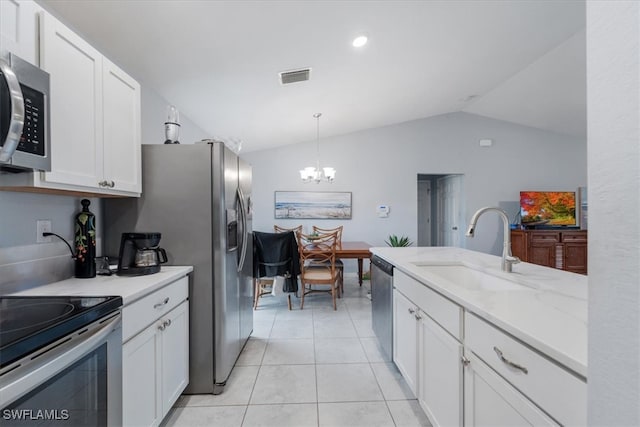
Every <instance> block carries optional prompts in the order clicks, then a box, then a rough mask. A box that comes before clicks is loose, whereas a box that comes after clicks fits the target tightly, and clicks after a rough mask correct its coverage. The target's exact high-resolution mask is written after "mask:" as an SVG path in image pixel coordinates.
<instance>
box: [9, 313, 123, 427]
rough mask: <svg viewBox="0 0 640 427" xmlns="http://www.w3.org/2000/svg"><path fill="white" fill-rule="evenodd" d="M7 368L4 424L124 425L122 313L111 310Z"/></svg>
mask: <svg viewBox="0 0 640 427" xmlns="http://www.w3.org/2000/svg"><path fill="white" fill-rule="evenodd" d="M3 371H4V373H3V374H2V375H1V376H0V407H1V408H2V410H1V413H0V424H1V425H2V426H27V425H29V426H31V425H38V426H57V425H64V426H120V425H122V321H121V314H120V312H117V313H112V314H110V315H109V316H106V317H104V318H102V319H100V320H98V321H96V322H94V323H92V324H91V325H89V326H87V327H85V328H82V329H80V330H78V331H76V332H74V333H73V334H71V335H68V336H67V337H64V338H63V339H61V340H58V341H56V342H54V343H52V344H50V345H48V346H46V347H45V348H42V349H39V350H37V351H36V352H34V354H31V355H29V356H27V357H25V358H23V359H21V360H19V361H17V362H15V363H12V364H11V365H9V366H7V367H6V368H3Z"/></svg>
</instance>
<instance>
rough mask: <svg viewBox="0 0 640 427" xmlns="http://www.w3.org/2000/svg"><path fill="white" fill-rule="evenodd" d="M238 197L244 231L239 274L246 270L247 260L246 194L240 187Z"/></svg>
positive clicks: (242, 232) (237, 192)
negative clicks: (245, 263)
mask: <svg viewBox="0 0 640 427" xmlns="http://www.w3.org/2000/svg"><path fill="white" fill-rule="evenodd" d="M236 195H237V197H238V201H239V202H240V209H238V210H239V211H240V223H241V224H242V231H241V233H239V234H241V239H242V240H241V248H242V249H241V252H240V260H239V261H238V272H241V271H242V269H243V268H244V262H245V259H246V258H247V236H246V234H247V212H246V210H245V206H244V194H243V192H242V189H241V188H240V187H238V190H237V191H236Z"/></svg>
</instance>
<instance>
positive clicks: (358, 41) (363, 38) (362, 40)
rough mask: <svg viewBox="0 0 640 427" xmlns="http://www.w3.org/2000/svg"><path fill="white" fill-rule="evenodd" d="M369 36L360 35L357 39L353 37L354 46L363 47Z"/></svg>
mask: <svg viewBox="0 0 640 427" xmlns="http://www.w3.org/2000/svg"><path fill="white" fill-rule="evenodd" d="M367 40H368V39H367V36H358V37H356V38H355V39H353V42H352V44H353V47H362V46H364V45H365V44H367Z"/></svg>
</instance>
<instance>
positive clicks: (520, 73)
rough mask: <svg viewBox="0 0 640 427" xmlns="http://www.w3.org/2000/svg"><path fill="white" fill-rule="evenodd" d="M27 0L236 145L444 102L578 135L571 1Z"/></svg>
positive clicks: (582, 86)
mask: <svg viewBox="0 0 640 427" xmlns="http://www.w3.org/2000/svg"><path fill="white" fill-rule="evenodd" d="M40 2H41V4H43V6H44V7H45V8H47V9H48V10H50V11H52V12H53V13H54V14H55V15H57V16H58V17H59V18H60V19H61V20H62V21H63V22H65V23H66V24H67V25H69V26H71V27H72V28H74V29H75V30H76V31H77V32H79V33H80V34H82V35H83V36H84V37H85V38H86V39H87V40H88V41H90V42H91V43H92V44H93V45H94V46H96V47H97V48H98V49H99V50H101V51H102V52H103V53H105V55H107V56H108V57H110V58H111V59H112V60H113V61H114V62H116V63H117V64H119V65H120V66H121V67H123V68H124V69H125V70H126V71H127V72H129V73H130V74H132V75H133V76H134V77H136V78H137V79H139V80H140V81H141V82H142V83H143V84H144V85H148V86H149V87H150V88H152V89H153V90H154V91H156V92H157V93H159V94H160V95H161V96H163V97H164V98H165V99H167V100H170V101H171V102H172V103H173V104H174V105H176V106H177V107H178V109H179V110H180V111H181V112H182V113H183V114H186V115H187V116H188V117H189V118H190V119H191V120H192V121H194V122H195V123H196V124H198V125H199V126H200V127H201V128H202V129H204V130H205V131H206V132H208V133H210V134H211V136H217V137H222V138H236V139H241V140H242V143H243V151H254V150H259V149H264V148H269V147H274V146H279V145H285V144H292V143H298V142H305V141H309V140H313V139H315V135H316V133H315V132H316V122H315V119H314V118H313V114H314V113H316V112H322V113H323V116H322V119H321V120H322V121H321V136H322V137H328V136H331V135H338V134H346V133H350V132H354V131H358V130H361V129H367V128H374V127H378V126H384V125H389V124H394V123H400V122H404V121H408V120H414V119H419V118H423V117H429V116H434V115H439V114H444V113H449V112H455V111H466V112H470V113H475V114H480V115H484V116H488V117H493V118H497V119H501V120H507V121H511V122H515V123H519V124H524V125H528V126H534V127H538V128H542V129H547V130H551V131H555V132H560V133H566V134H569V135H574V136H578V137H584V136H585V134H586V71H585V70H586V59H585V34H584V26H585V4H584V1H574V0H571V1H561V0H557V1H538V0H533V1H527V0H511V1H506V0H505V1H495V0H469V1H453V0H449V1H392V0H390V1H333V0H317V1H310V0H309V1H268V0H267V1H205V0H200V1H195V0H183V1H172V0H162V1H151V0H125V1H122V0H110V1H82V2H81V1H77V0H41V1H40ZM359 34H365V35H367V36H368V38H369V42H368V44H366V45H365V46H364V47H362V48H354V47H353V46H352V45H351V42H352V40H353V38H354V37H355V36H357V35H359ZM303 67H310V68H311V75H310V80H309V81H306V82H298V83H293V84H289V85H282V84H281V83H280V80H279V76H278V73H279V72H281V71H286V70H292V69H298V68H303Z"/></svg>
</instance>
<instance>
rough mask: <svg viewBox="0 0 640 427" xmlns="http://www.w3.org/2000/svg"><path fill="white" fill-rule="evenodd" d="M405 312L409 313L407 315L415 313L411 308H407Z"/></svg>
mask: <svg viewBox="0 0 640 427" xmlns="http://www.w3.org/2000/svg"><path fill="white" fill-rule="evenodd" d="M407 311H409V314H413V313H415V312H416V311H415V310H414V309H413V308H408V309H407Z"/></svg>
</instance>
